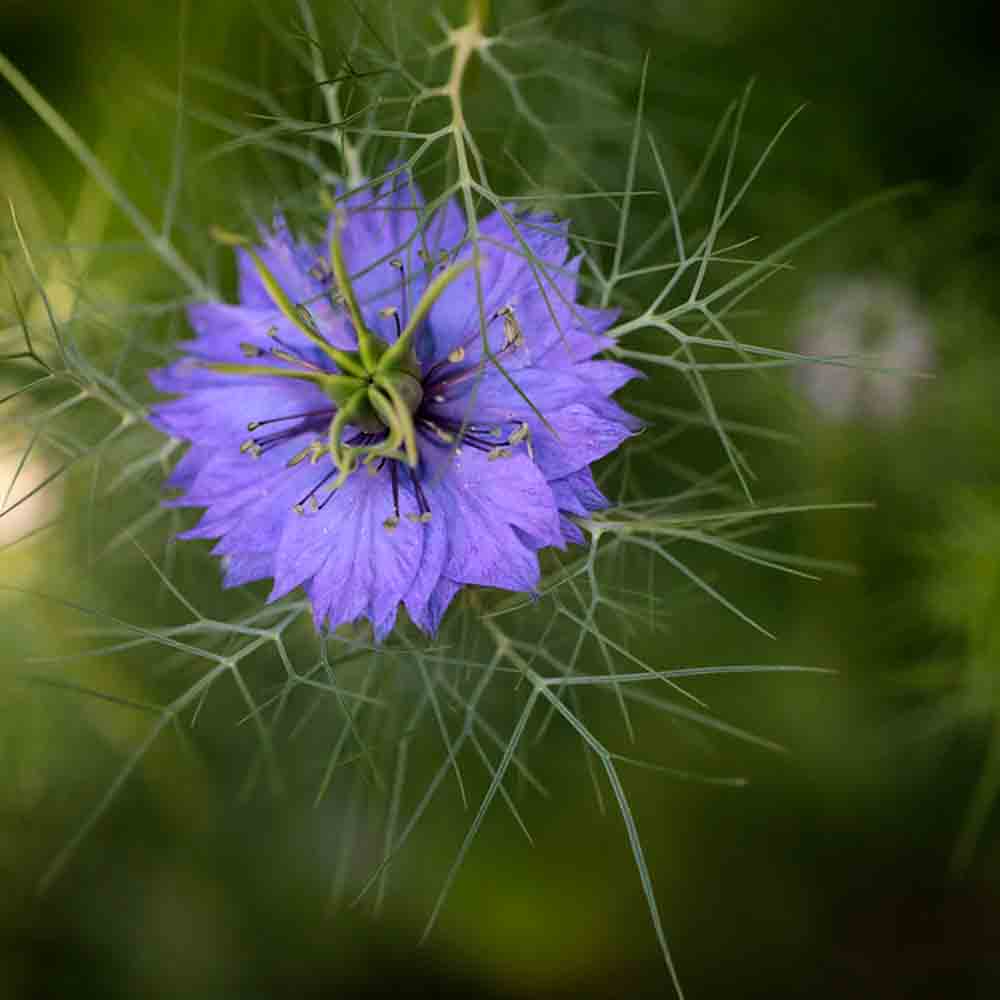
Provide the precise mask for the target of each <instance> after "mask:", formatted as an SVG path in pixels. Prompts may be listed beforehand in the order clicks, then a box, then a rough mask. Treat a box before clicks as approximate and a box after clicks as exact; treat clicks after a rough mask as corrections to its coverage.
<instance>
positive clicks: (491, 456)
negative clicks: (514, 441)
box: [486, 448, 511, 462]
mask: <svg viewBox="0 0 1000 1000" xmlns="http://www.w3.org/2000/svg"><path fill="white" fill-rule="evenodd" d="M510 454H511V452H510V448H491V449H490V451H489V452H488V453H487V455H486V459H487V461H490V462H495V461H496V460H497V459H498V458H510Z"/></svg>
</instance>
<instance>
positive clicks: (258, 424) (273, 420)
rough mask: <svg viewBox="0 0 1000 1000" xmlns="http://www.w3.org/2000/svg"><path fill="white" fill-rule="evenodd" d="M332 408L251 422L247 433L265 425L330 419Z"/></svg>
mask: <svg viewBox="0 0 1000 1000" xmlns="http://www.w3.org/2000/svg"><path fill="white" fill-rule="evenodd" d="M333 412H334V411H333V408H332V407H327V408H326V409H323V410H306V411H305V412H304V413H290V414H289V415H288V416H287V417H270V418H269V419H268V420H251V421H250V423H248V424H247V430H248V431H255V430H257V428H258V427H264V426H266V425H267V424H280V423H282V422H283V421H285V420H304V419H305V418H307V417H332V416H333Z"/></svg>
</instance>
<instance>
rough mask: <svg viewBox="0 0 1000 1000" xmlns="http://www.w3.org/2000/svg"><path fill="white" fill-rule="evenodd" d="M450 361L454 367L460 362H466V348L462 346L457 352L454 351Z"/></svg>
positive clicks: (456, 349)
mask: <svg viewBox="0 0 1000 1000" xmlns="http://www.w3.org/2000/svg"><path fill="white" fill-rule="evenodd" d="M448 360H449V361H450V362H451V363H452V364H453V365H457V364H458V363H459V362H460V361H464V360H465V348H464V347H461V346H459V347H456V348H455V350H453V351H452V352H451V354H449V355H448Z"/></svg>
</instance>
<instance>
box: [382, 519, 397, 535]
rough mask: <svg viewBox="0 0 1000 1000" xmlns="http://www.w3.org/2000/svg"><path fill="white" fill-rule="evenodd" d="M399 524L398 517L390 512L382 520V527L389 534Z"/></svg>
mask: <svg viewBox="0 0 1000 1000" xmlns="http://www.w3.org/2000/svg"><path fill="white" fill-rule="evenodd" d="M398 524H399V518H398V517H397V516H396V515H395V514H391V515H390V516H389V517H387V518H386V519H385V520H384V521H383V522H382V527H383V528H385V530H386V531H388V532H389V534H392V533H393V532H394V531H395V530H396V526H397V525H398Z"/></svg>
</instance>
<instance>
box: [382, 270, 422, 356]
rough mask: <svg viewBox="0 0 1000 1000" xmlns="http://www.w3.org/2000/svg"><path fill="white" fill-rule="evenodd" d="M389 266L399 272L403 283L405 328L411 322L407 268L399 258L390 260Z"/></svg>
mask: <svg viewBox="0 0 1000 1000" xmlns="http://www.w3.org/2000/svg"><path fill="white" fill-rule="evenodd" d="M417 252H418V253H419V252H420V251H419V250H418V251H417ZM389 266H390V267H393V268H395V269H396V270H397V271H399V280H400V283H401V288H400V293H399V297H400V300H401V302H402V308H403V325H404V326H405V325H406V324H407V323H408V322H409V321H410V290H409V285H408V284H407V281H406V268H405V267H404V265H403V262H402V261H401V260H400V259H399V258H398V257H394V258H393V259H392V260H390V261H389ZM397 333H398V335H399V336H401V335H402V331H397Z"/></svg>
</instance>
